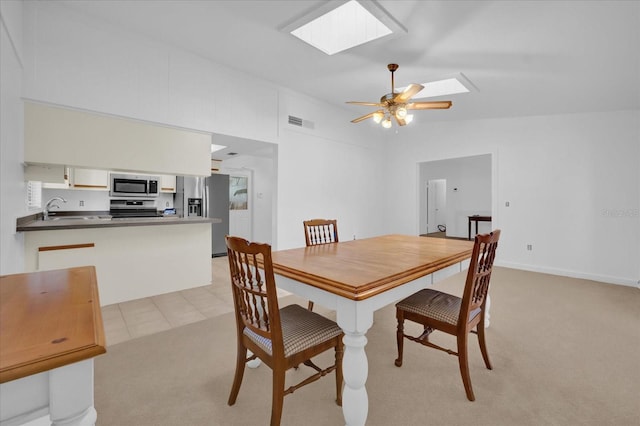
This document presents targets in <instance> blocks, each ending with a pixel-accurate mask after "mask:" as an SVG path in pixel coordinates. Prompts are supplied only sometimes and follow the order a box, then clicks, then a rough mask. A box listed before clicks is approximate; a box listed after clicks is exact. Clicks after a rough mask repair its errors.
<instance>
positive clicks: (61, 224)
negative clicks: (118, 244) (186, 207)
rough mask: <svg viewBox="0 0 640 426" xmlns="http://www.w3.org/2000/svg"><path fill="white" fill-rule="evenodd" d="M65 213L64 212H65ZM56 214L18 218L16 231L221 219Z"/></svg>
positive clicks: (163, 223) (96, 213) (167, 223)
mask: <svg viewBox="0 0 640 426" xmlns="http://www.w3.org/2000/svg"><path fill="white" fill-rule="evenodd" d="M65 213H66V212H65ZM69 213H72V214H57V215H55V216H53V219H51V220H42V213H38V214H34V215H31V216H26V217H22V218H18V220H17V224H16V231H17V232H25V231H52V230H53V231H62V230H68V229H85V228H113V227H123V226H160V225H184V224H195V223H221V222H222V220H221V219H217V218H208V217H194V216H191V217H179V216H158V217H128V218H112V217H111V216H110V215H109V213H108V212H106V213H105V212H86V211H85V212H69Z"/></svg>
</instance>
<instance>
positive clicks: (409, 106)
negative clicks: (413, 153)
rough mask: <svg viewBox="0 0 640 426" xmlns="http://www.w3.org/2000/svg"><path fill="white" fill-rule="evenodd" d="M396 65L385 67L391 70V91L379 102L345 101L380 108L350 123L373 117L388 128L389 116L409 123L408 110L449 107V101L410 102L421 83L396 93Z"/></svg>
mask: <svg viewBox="0 0 640 426" xmlns="http://www.w3.org/2000/svg"><path fill="white" fill-rule="evenodd" d="M398 67H399V65H398V64H389V65H387V68H388V69H389V71H391V93H387V94H386V95H384V96H383V97H381V98H380V102H355V101H350V102H347V103H348V104H352V105H364V106H376V107H380V109H378V110H376V111H373V112H370V113H369V114H365V115H363V116H362V117H358V118H355V119H353V120H351V122H352V123H359V122H361V121H364V120H366V119H367V118H373V120H374V121H375V122H376V123H381V124H382V127H384V128H385V129H388V128H390V127H391V117H394V118H395V120H396V121H397V122H398V125H400V126H404V125H406V124H407V123H410V122H411V120H412V119H413V115H411V114H408V111H409V110H413V109H448V108H450V107H451V101H433V102H410V101H411V98H412V97H413V96H414V95H416V94H417V93H418V92H420V91H421V90H422V89H424V86H423V85H421V84H410V85H408V86H407V87H406V88H405V89H404V90H403V91H402V92H399V93H396V92H395V87H394V81H393V73H394V72H395V71H396V70H397V69H398Z"/></svg>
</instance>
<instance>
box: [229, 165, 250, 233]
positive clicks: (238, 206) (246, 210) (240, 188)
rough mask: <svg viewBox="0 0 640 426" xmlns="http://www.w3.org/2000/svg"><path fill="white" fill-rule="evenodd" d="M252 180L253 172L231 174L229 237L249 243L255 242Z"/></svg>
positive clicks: (243, 171) (234, 172)
mask: <svg viewBox="0 0 640 426" xmlns="http://www.w3.org/2000/svg"><path fill="white" fill-rule="evenodd" d="M252 179H253V172H252V171H251V170H242V171H233V172H230V173H229V235H235V236H237V237H242V238H244V239H246V240H249V241H252V240H253V227H252V223H253V220H252V218H253V206H252V204H253V203H252V198H251V193H252Z"/></svg>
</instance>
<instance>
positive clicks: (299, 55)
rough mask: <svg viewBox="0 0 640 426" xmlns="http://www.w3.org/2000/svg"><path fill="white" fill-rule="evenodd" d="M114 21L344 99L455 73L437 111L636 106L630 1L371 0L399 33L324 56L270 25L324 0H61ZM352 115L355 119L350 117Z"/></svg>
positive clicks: (436, 115)
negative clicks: (457, 83) (392, 66)
mask: <svg viewBox="0 0 640 426" xmlns="http://www.w3.org/2000/svg"><path fill="white" fill-rule="evenodd" d="M63 3H66V4H68V5H70V6H71V7H74V8H76V9H78V10H81V11H84V12H85V13H87V14H91V15H94V16H96V17H98V18H100V19H104V20H106V21H109V22H111V23H115V24H116V25H118V26H122V27H124V28H127V29H129V30H131V31H134V32H138V33H142V34H145V35H147V36H150V37H152V38H154V39H158V40H161V41H164V42H167V43H169V44H171V45H174V46H177V47H181V48H184V49H187V50H189V51H192V52H195V53H197V54H199V55H201V56H203V57H207V58H210V59H211V60H213V61H215V62H217V63H221V64H224V65H227V66H229V67H232V68H234V69H238V70H242V71H244V72H246V73H249V74H252V75H256V76H257V77H260V78H263V79H265V80H269V81H272V82H274V83H276V84H278V85H281V86H284V87H288V88H291V89H294V90H296V91H299V92H302V93H306V94H308V95H311V96H313V97H316V98H319V99H323V100H325V101H327V102H329V103H332V104H336V105H340V106H341V107H343V108H345V120H351V119H352V118H355V117H357V116H359V115H363V114H365V113H367V112H370V111H371V109H370V108H368V107H362V106H351V105H349V106H347V105H345V104H344V102H345V101H373V102H376V101H378V99H379V98H380V97H381V96H382V95H384V94H385V93H388V92H389V91H390V75H389V72H388V71H387V68H386V65H387V64H388V63H391V62H395V63H398V64H400V68H399V70H398V71H397V72H396V86H398V87H401V86H405V85H407V84H408V83H423V82H427V81H432V80H438V79H441V78H446V77H450V76H455V75H458V74H459V73H463V74H464V75H465V76H466V77H467V78H468V79H469V80H470V81H471V82H472V83H473V84H474V85H475V87H476V88H477V90H474V91H473V92H472V93H470V94H459V95H452V96H448V97H444V98H434V99H449V100H452V101H453V107H452V108H451V109H450V110H445V111H419V112H416V113H415V114H416V119H419V120H421V121H423V120H462V119H475V118H490V117H512V116H522V115H546V114H556V113H573V112H591V111H611V110H624V109H640V2H639V1H591V0H589V1H574V0H571V1H517V0H512V1H476V0H473V1H416V0H411V1H401V0H390V1H384V0H383V1H379V2H378V3H379V5H380V6H382V7H383V8H384V9H386V10H387V12H388V13H390V14H391V15H392V16H393V17H394V18H395V19H396V20H398V21H399V22H400V23H401V24H402V25H403V26H404V27H405V28H407V30H408V34H406V35H403V36H400V37H397V38H392V39H383V40H378V41H374V42H372V43H369V44H367V45H363V46H359V47H356V48H353V49H350V50H347V51H344V52H341V53H338V54H336V55H333V56H327V55H325V54H324V53H322V52H320V51H319V50H316V49H314V48H312V47H310V46H309V45H307V44H306V43H304V42H302V41H300V40H299V39H297V38H295V37H293V36H291V35H289V34H286V33H283V32H281V31H279V28H281V27H283V26H284V25H286V24H287V23H289V22H291V21H292V20H294V19H296V18H298V17H300V16H301V15H302V14H304V13H305V12H307V11H309V10H311V9H314V8H316V7H317V6H319V5H321V4H323V3H326V2H324V1H311V0H308V1H291V0H283V1H266V0H256V1H249V0H241V1H238V0H232V1H222V0H210V1H206V0H201V1H189V0H184V1H170V0H160V1H152V0H139V1H133V0H129V1H117V0H104V1H98V0H92V1H86V0H85V1H65V2H63ZM355 125H357V124H354V126H355Z"/></svg>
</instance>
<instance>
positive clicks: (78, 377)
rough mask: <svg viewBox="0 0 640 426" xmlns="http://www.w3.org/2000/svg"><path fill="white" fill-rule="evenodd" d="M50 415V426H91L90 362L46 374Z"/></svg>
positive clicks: (77, 363) (91, 370)
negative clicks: (47, 375) (47, 376)
mask: <svg viewBox="0 0 640 426" xmlns="http://www.w3.org/2000/svg"><path fill="white" fill-rule="evenodd" d="M49 416H50V418H51V425H52V426H93V425H95V423H96V419H97V413H96V409H95V408H94V406H93V359H87V360H84V361H80V362H76V363H73V364H69V365H65V366H63V367H59V368H56V369H53V370H51V371H50V372H49Z"/></svg>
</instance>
